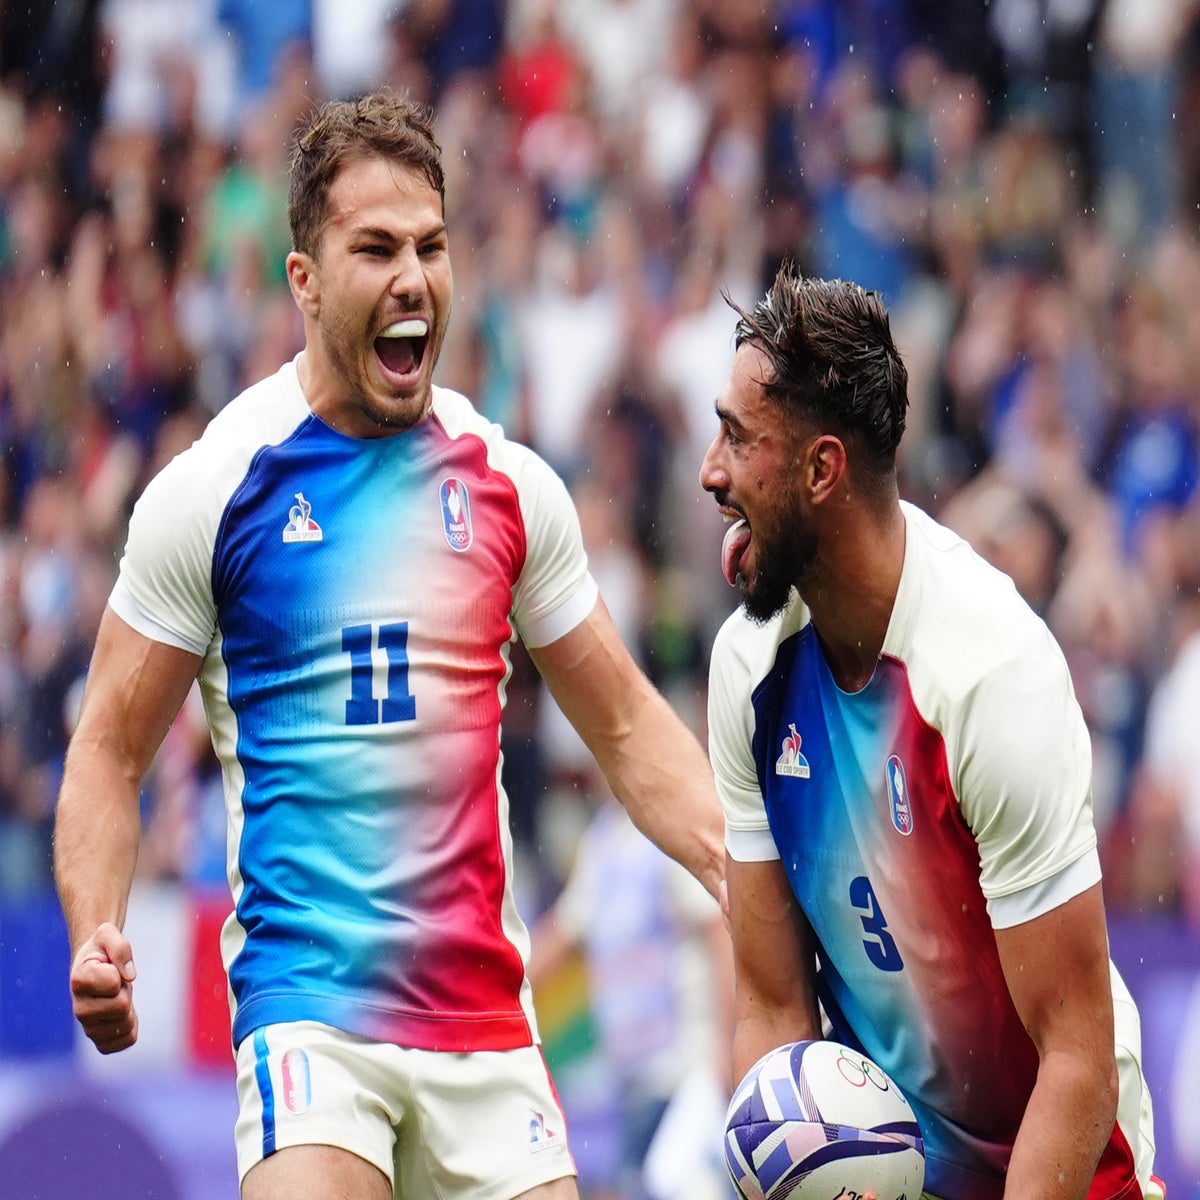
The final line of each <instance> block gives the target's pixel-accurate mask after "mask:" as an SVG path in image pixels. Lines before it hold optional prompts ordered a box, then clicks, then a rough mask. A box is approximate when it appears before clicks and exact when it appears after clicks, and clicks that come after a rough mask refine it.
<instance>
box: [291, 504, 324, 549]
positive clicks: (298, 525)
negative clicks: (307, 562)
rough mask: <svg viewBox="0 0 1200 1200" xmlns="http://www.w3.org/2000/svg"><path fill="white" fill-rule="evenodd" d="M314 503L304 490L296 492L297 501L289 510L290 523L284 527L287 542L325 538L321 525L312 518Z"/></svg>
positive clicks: (317, 540)
mask: <svg viewBox="0 0 1200 1200" xmlns="http://www.w3.org/2000/svg"><path fill="white" fill-rule="evenodd" d="M311 513H312V505H311V504H309V502H308V501H307V500H305V498H304V493H303V492H297V493H296V503H295V504H293V505H292V507H291V508H290V509H289V510H288V523H287V524H286V525H285V526H284V527H283V540H284V541H285V542H319V541H321V539H322V538H323V536H324V535H323V534H322V533H321V527H320V525H318V524H317V523H316V521H314V520H313V519H312V516H311V515H310V514H311Z"/></svg>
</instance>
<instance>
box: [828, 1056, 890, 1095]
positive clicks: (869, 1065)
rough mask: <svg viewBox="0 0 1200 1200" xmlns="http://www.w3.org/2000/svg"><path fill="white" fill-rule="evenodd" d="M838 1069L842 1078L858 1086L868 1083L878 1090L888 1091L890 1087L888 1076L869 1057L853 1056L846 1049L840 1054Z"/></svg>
mask: <svg viewBox="0 0 1200 1200" xmlns="http://www.w3.org/2000/svg"><path fill="white" fill-rule="evenodd" d="M837 1069H838V1071H839V1072H840V1073H841V1076H842V1078H843V1079H844V1080H845V1081H846V1082H847V1083H848V1084H849V1085H850V1086H851V1087H856V1088H861V1087H866V1086H867V1084H868V1083H870V1084H871V1085H872V1087H874V1088H875V1089H876V1090H877V1091H880V1092H886V1091H888V1090H889V1089H890V1086H891V1085H890V1084H889V1082H888V1077H887V1076H886V1075H885V1074H884V1073H883V1071H882V1070H881V1069H880V1068H879V1067H877V1066H876V1065H875V1064H874V1063H873V1062H872V1061H871V1060H870V1059H869V1058H860V1057H857V1056H856V1057H854V1058H851V1057H849V1055H848V1054H847V1052H846V1051H845V1050H843V1051H841V1052H840V1053H839V1054H838V1058H837Z"/></svg>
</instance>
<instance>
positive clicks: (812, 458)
mask: <svg viewBox="0 0 1200 1200" xmlns="http://www.w3.org/2000/svg"><path fill="white" fill-rule="evenodd" d="M806 465H807V478H808V488H809V495H810V496H811V497H812V502H813V503H814V504H820V503H822V502H823V501H825V500H828V499H829V498H830V497H831V496H832V495H834V494H835V493H836V492H837V490H838V487H839V486H840V484H841V482H842V480H843V479H844V478H845V475H846V444H845V443H844V442H843V441H842V439H841V438H839V437H834V435H833V434H831V433H823V434H821V435H820V436H819V437H817V438H815V439H814V440H813V443H812V445H811V446H810V447H809V451H808V460H807V464H806Z"/></svg>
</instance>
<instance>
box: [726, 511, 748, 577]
mask: <svg viewBox="0 0 1200 1200" xmlns="http://www.w3.org/2000/svg"><path fill="white" fill-rule="evenodd" d="M749 545H750V522H749V521H747V520H746V518H745V517H738V518H737V519H736V520H735V521H734V522H733V524H732V525H730V527H729V530H728V532H727V533H726V534H725V540H724V541H723V542H722V543H721V570H722V571H723V572H724V573H725V581H726V583H728V584H729V586H730V587H733V586H734V584H736V583H737V578H738V574H739V573H740V572H741V568H742V556H743V555H744V554H745V553H746V547H747V546H749Z"/></svg>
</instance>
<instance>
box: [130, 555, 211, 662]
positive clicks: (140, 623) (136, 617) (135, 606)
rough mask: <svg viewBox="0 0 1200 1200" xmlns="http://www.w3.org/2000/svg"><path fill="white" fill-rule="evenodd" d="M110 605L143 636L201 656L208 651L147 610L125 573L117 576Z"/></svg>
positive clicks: (205, 647)
mask: <svg viewBox="0 0 1200 1200" xmlns="http://www.w3.org/2000/svg"><path fill="white" fill-rule="evenodd" d="M108 606H109V608H111V609H112V610H113V612H115V613H116V614H117V616H118V617H120V618H121V620H122V621H124V622H125V624H126V625H128V626H129V627H130V628H132V629H136V630H137V632H138V633H140V634H141V635H142V636H143V637H148V638H149V639H150V640H151V641H152V642H164V643H165V644H166V645H168V646H175V647H177V648H178V649H180V650H187V651H188V652H189V653H191V654H198V655H200V657H201V658H203V657H204V656H205V655H206V654H207V653H208V647H207V646H200V645H197V644H196V643H195V642H193V641H191V640H190V639H188V638H185V637H184V636H183V635H182V634H180V633H176V632H175V630H173V629H168V628H167V627H166V626H165V625H163V624H162V623H161V622H159V621H157V620H155V618H154V617H152V616H151V615H150V614H149V613H148V612H146V610H145V609H144V608H143V607H142V606H141V605H140V604H139V603H138V602H137V599H136V598H135V596H134V594H133V592H132V591H130V589H129V584H128V583H127V582H126V581H125V576H124V575H118V576H117V582H116V584H115V585H114V586H113V590H112V592H111V594H110V595H109V597H108Z"/></svg>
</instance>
